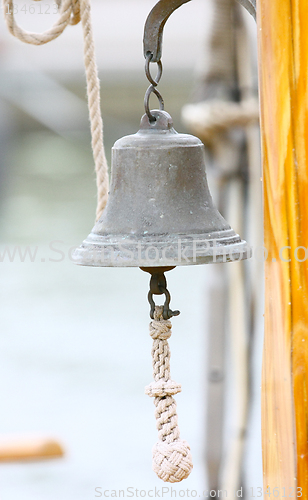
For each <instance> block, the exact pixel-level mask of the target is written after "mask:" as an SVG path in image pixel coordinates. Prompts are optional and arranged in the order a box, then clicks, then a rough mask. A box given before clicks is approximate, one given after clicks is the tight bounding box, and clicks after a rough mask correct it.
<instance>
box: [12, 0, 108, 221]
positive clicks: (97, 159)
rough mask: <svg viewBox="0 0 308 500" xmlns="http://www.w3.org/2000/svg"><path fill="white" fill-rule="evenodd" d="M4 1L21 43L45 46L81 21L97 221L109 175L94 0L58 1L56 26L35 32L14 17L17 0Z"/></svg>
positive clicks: (15, 34) (101, 209)
mask: <svg viewBox="0 0 308 500" xmlns="http://www.w3.org/2000/svg"><path fill="white" fill-rule="evenodd" d="M35 1H40V0H35ZM2 2H3V10H4V18H5V21H6V24H7V27H8V30H9V32H10V33H11V34H12V35H13V36H15V37H16V38H18V39H19V40H20V41H21V42H24V43H28V44H31V45H44V44H45V43H48V42H51V41H52V40H55V39H56V38H58V36H60V35H61V33H63V31H64V30H65V28H66V27H67V26H68V25H76V24H78V23H79V22H80V21H81V24H82V30H83V38H84V63H85V70H86V78H87V93H88V107H89V115H90V124H91V136H92V150H93V158H94V163H95V171H96V184H97V209H96V220H98V219H99V218H100V216H101V215H102V213H103V210H104V208H105V206H106V203H107V198H108V191H109V177H108V165H107V160H106V155H105V150H104V143H103V120H102V115H101V109H100V83H99V79H98V70H97V65H96V55H95V46H94V38H93V30H92V20H91V3H90V0H55V2H56V4H57V5H58V7H59V11H60V17H59V18H58V20H57V21H56V22H55V23H54V25H53V26H52V27H51V28H50V29H49V30H47V31H45V32H44V33H32V32H29V31H26V30H24V29H22V28H21V27H20V26H19V25H18V24H17V22H16V20H15V17H14V0H2Z"/></svg>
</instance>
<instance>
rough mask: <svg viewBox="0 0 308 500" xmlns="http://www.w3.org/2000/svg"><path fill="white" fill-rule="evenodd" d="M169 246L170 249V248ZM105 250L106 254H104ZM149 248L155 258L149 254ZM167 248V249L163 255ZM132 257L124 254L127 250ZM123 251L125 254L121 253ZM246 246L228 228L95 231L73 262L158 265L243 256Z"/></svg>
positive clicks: (220, 260) (186, 263)
mask: <svg viewBox="0 0 308 500" xmlns="http://www.w3.org/2000/svg"><path fill="white" fill-rule="evenodd" d="M213 234H216V236H217V237H216V238H212V237H210V236H212V235H213ZM171 248H172V250H171ZM105 250H106V252H108V253H107V256H106V254H105ZM149 251H151V252H152V253H151V255H153V252H154V253H155V258H154V259H153V257H152V256H151V257H150V254H149ZM167 251H168V252H169V254H168V256H167ZM129 253H133V257H130V258H128V254H129ZM125 255H126V256H125ZM249 257H250V248H249V246H248V244H247V242H246V241H245V240H242V239H241V238H240V236H239V235H238V234H236V233H235V232H234V231H233V230H232V229H229V230H223V231H216V232H212V233H194V234H190V235H184V234H182V235H181V234H176V235H172V234H171V235H170V234H168V235H156V236H155V235H148V236H147V237H146V236H143V237H139V238H138V237H133V236H132V235H126V236H123V235H113V236H111V235H110V234H109V235H98V234H93V233H90V234H89V236H88V237H87V238H86V239H85V240H84V241H83V243H82V244H81V245H80V246H79V247H78V248H77V249H76V250H75V252H74V254H73V262H74V263H75V264H77V265H81V266H89V267H162V266H166V265H167V266H172V265H173V266H183V265H199V264H200V265H201V264H209V263H216V262H217V263H218V262H233V261H239V260H246V259H248V258H249Z"/></svg>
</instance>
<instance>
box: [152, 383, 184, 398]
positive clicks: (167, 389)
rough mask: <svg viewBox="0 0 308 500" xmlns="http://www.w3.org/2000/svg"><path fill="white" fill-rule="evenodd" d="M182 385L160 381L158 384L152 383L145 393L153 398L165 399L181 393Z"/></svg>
mask: <svg viewBox="0 0 308 500" xmlns="http://www.w3.org/2000/svg"><path fill="white" fill-rule="evenodd" d="M181 390H182V387H181V384H178V383H177V382H175V381H174V380H167V382H165V381H164V380H158V381H157V382H152V383H151V384H150V385H147V386H146V388H145V393H146V394H147V395H148V396H150V397H151V398H155V397H159V398H164V397H166V396H174V395H175V394H178V393H179V392H181Z"/></svg>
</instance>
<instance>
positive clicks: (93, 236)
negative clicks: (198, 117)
mask: <svg viewBox="0 0 308 500" xmlns="http://www.w3.org/2000/svg"><path fill="white" fill-rule="evenodd" d="M151 113H152V117H154V118H155V119H153V120H151V121H150V119H149V117H148V115H147V114H145V115H144V116H143V117H142V119H141V126H140V130H139V131H138V132H137V133H136V134H134V135H129V136H126V137H122V138H121V139H119V140H118V141H117V142H116V143H115V144H114V146H113V148H112V173H111V186H110V194H109V199H108V203H107V206H106V208H105V211H104V213H103V215H102V217H101V218H100V219H99V221H98V222H97V223H96V224H95V226H94V228H93V229H92V232H91V233H90V234H89V236H88V237H87V238H86V239H85V240H84V242H83V243H82V245H81V246H80V247H79V248H77V250H76V251H75V254H74V260H75V262H76V263H77V264H81V265H86V266H108V267H116V266H123V267H125V266H130V267H143V268H147V267H172V266H179V265H190V264H206V263H210V262H226V261H234V260H240V259H245V258H247V244H246V242H245V241H243V240H241V238H240V237H239V235H238V234H236V233H235V232H234V231H233V229H231V227H230V226H229V224H228V223H227V222H226V221H225V219H224V218H223V217H222V215H221V214H220V213H219V212H218V210H217V209H216V208H215V207H214V205H213V201H212V197H211V195H210V192H209V188H208V184H207V178H206V172H205V149H204V145H203V144H202V142H201V141H200V140H199V139H198V138H197V137H194V136H192V135H187V134H179V133H177V132H176V131H175V130H174V128H173V123H172V118H171V116H170V115H169V114H168V113H167V112H165V111H161V110H160V111H158V110H155V111H152V112H151Z"/></svg>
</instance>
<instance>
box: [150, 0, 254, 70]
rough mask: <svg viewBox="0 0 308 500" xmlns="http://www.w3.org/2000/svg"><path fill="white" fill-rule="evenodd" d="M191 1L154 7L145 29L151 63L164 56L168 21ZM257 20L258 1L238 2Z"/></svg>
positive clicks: (167, 0) (172, 0)
mask: <svg viewBox="0 0 308 500" xmlns="http://www.w3.org/2000/svg"><path fill="white" fill-rule="evenodd" d="M190 1H191V0H159V2H158V3H157V4H156V5H155V6H154V7H153V9H152V10H151V12H150V14H149V15H148V18H147V20H146V23H145V27H144V37H143V53H144V57H145V58H146V57H149V54H152V57H151V62H159V61H160V59H161V56H162V43H163V30H164V26H165V24H166V21H167V19H168V18H169V17H170V16H171V14H172V13H173V12H174V11H175V10H176V9H178V8H179V7H180V6H181V5H183V4H184V3H187V2H190ZM238 2H239V3H240V4H241V5H242V6H243V7H245V9H246V10H248V12H249V13H250V14H251V15H252V16H253V18H254V19H256V0H238Z"/></svg>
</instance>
